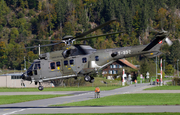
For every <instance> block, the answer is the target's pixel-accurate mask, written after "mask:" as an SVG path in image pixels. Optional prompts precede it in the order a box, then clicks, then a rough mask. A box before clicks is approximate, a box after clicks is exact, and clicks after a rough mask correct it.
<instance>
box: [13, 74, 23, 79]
mask: <svg viewBox="0 0 180 115" xmlns="http://www.w3.org/2000/svg"><path fill="white" fill-rule="evenodd" d="M11 79H21V76H15V75H12V76H11Z"/></svg>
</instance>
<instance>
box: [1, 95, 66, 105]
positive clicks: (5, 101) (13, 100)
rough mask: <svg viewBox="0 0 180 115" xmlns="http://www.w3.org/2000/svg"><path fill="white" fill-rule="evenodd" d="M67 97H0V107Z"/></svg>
mask: <svg viewBox="0 0 180 115" xmlns="http://www.w3.org/2000/svg"><path fill="white" fill-rule="evenodd" d="M61 96H67V95H0V105H3V104H12V103H20V102H26V101H33V100H40V99H47V98H54V97H61Z"/></svg>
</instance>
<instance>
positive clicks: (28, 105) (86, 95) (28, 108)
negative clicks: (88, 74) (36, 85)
mask: <svg viewBox="0 0 180 115" xmlns="http://www.w3.org/2000/svg"><path fill="white" fill-rule="evenodd" d="M149 87H152V86H151V85H149V84H138V85H137V86H136V87H134V85H131V86H127V87H123V88H119V89H115V90H111V91H101V97H104V96H110V95H115V94H126V93H142V92H144V91H143V89H146V88H149ZM176 91H177V90H176ZM176 91H174V92H176ZM51 93H53V92H51ZM63 93H64V94H65V93H68V94H74V95H73V96H66V97H57V98H51V99H43V100H37V101H29V102H23V103H16V104H7V105H0V114H1V115H9V114H30V113H92V112H93V113H94V112H96V113H100V112H101V113H112V112H118V113H121V112H124V113H126V112H130V113H135V112H138V113H139V112H180V106H110V107H107V106H105V107H102V106H101V107H48V106H49V105H55V104H63V103H71V102H76V101H83V100H89V99H93V98H94V92H91V91H90V92H78V93H76V92H63ZM157 93H159V92H157ZM176 93H179V91H178V92H176Z"/></svg>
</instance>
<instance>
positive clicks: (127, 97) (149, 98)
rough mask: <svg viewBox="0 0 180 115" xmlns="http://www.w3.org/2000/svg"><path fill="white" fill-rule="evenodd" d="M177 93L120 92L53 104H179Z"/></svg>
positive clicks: (178, 94)
mask: <svg viewBox="0 0 180 115" xmlns="http://www.w3.org/2000/svg"><path fill="white" fill-rule="evenodd" d="M179 97H180V93H177V94H170V93H166V94H120V95H112V96H107V97H103V98H98V99H91V100H87V101H80V102H74V103H67V104H61V105H54V106H119V105H180V98H179Z"/></svg>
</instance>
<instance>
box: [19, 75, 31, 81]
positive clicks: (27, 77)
mask: <svg viewBox="0 0 180 115" xmlns="http://www.w3.org/2000/svg"><path fill="white" fill-rule="evenodd" d="M21 79H23V80H28V81H31V77H30V76H27V74H25V73H23V74H22V75H21Z"/></svg>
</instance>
